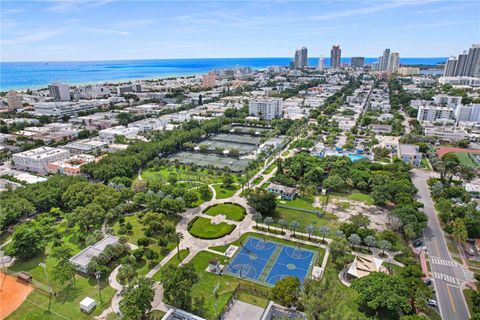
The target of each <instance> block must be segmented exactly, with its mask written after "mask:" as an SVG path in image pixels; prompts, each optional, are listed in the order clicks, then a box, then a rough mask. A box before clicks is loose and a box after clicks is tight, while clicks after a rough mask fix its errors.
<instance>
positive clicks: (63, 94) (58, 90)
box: [48, 83, 70, 101]
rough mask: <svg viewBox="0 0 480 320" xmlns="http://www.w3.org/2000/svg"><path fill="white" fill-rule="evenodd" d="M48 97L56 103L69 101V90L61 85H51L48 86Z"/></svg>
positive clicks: (64, 85)
mask: <svg viewBox="0 0 480 320" xmlns="http://www.w3.org/2000/svg"><path fill="white" fill-rule="evenodd" d="M48 90H49V91H50V96H51V97H52V98H53V99H55V100H57V101H70V90H69V88H68V85H66V84H61V83H52V84H51V85H49V86H48Z"/></svg>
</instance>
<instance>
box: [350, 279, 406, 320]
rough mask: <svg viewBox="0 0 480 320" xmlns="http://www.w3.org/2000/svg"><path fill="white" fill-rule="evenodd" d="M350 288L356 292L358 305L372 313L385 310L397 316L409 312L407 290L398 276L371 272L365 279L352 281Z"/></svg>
mask: <svg viewBox="0 0 480 320" xmlns="http://www.w3.org/2000/svg"><path fill="white" fill-rule="evenodd" d="M352 288H353V289H355V290H357V292H358V302H359V304H360V305H363V306H365V307H368V308H370V309H372V310H374V311H380V310H382V309H386V310H389V311H391V312H395V313H397V314H398V313H399V312H407V313H408V312H411V306H410V304H409V303H408V288H407V287H406V286H405V283H404V282H403V280H402V279H401V278H400V277H399V276H395V275H393V276H392V275H387V274H385V273H383V272H372V273H371V274H369V275H368V276H366V277H363V278H360V279H355V280H353V281H352Z"/></svg>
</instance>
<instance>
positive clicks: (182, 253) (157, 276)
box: [153, 249, 190, 281]
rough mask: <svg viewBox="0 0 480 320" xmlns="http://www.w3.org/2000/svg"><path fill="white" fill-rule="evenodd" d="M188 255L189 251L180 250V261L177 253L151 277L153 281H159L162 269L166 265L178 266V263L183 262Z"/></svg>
mask: <svg viewBox="0 0 480 320" xmlns="http://www.w3.org/2000/svg"><path fill="white" fill-rule="evenodd" d="M189 253H190V250H189V249H182V250H180V259H179V258H178V257H179V256H178V253H176V254H175V255H174V256H173V257H172V258H171V259H170V260H168V261H167V263H165V264H164V265H163V266H162V268H161V269H160V270H158V271H157V272H156V273H155V274H154V275H153V280H155V281H160V275H161V273H162V269H163V268H165V267H167V266H168V265H174V266H178V265H179V264H180V262H182V261H183V259H185V258H186V257H187V256H188V254H189Z"/></svg>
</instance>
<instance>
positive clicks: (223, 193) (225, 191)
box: [213, 184, 240, 199]
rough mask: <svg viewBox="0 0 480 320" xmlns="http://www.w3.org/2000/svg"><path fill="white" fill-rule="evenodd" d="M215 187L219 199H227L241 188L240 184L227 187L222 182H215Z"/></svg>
mask: <svg viewBox="0 0 480 320" xmlns="http://www.w3.org/2000/svg"><path fill="white" fill-rule="evenodd" d="M213 188H214V189H215V192H216V194H217V199H226V198H230V197H231V196H233V194H234V193H235V192H237V190H238V189H240V185H239V184H234V185H232V186H230V187H228V188H227V187H224V186H223V185H221V184H214V185H213Z"/></svg>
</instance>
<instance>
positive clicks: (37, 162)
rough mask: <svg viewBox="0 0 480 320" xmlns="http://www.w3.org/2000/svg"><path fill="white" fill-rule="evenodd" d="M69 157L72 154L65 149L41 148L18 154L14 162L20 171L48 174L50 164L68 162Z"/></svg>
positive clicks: (13, 157) (15, 155) (13, 158)
mask: <svg viewBox="0 0 480 320" xmlns="http://www.w3.org/2000/svg"><path fill="white" fill-rule="evenodd" d="M69 156H70V152H69V151H68V150H65V149H59V148H51V147H40V148H37V149H33V150H28V151H24V152H20V153H16V154H14V155H13V156H12V160H13V162H14V164H15V168H16V169H18V170H25V171H30V172H35V173H38V174H47V173H48V164H49V163H52V162H57V161H63V160H66V159H67V158H68V157H69Z"/></svg>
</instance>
